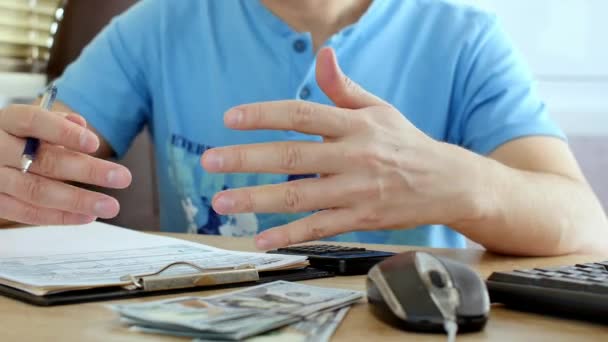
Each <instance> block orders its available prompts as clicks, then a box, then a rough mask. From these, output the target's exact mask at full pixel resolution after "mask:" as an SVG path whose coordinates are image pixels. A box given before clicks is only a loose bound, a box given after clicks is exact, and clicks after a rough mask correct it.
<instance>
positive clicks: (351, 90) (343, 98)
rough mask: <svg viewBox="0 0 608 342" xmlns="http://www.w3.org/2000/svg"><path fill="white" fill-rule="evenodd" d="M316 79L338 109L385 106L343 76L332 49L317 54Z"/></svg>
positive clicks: (322, 50)
mask: <svg viewBox="0 0 608 342" xmlns="http://www.w3.org/2000/svg"><path fill="white" fill-rule="evenodd" d="M316 78H317V83H318V84H319V87H320V88H321V90H323V92H324V93H325V95H327V97H329V99H330V100H332V101H333V102H334V103H335V104H336V106H338V107H341V108H349V109H359V108H363V107H370V106H376V105H383V104H386V103H385V102H384V101H382V100H381V99H380V98H378V97H376V96H375V95H373V94H371V93H369V92H367V91H366V90H365V89H363V88H362V87H361V86H360V85H358V84H357V83H355V82H354V81H352V80H351V79H350V78H348V77H347V76H346V75H344V73H343V72H342V69H340V66H339V65H338V60H337V58H336V54H335V53H334V50H333V49H332V48H328V47H325V48H322V49H321V50H320V51H319V53H318V54H317V67H316Z"/></svg>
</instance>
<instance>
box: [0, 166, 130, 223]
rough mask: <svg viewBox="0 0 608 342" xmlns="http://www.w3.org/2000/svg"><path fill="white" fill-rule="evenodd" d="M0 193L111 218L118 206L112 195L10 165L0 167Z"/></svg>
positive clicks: (89, 214)
mask: <svg viewBox="0 0 608 342" xmlns="http://www.w3.org/2000/svg"><path fill="white" fill-rule="evenodd" d="M0 192H2V193H4V194H7V195H10V196H11V197H14V198H16V199H19V200H21V201H23V202H26V203H29V204H31V205H34V206H37V207H44V208H50V209H57V210H61V211H66V212H71V213H79V214H83V215H88V216H95V217H101V218H104V219H109V218H113V217H115V216H116V215H118V212H119V210H120V205H119V204H118V201H116V200H115V199H114V198H112V197H110V196H108V195H104V194H100V193H97V192H93V191H89V190H85V189H81V188H77V187H75V186H72V185H69V184H65V183H62V182H59V181H55V180H50V179H47V178H44V177H41V176H38V175H34V174H31V173H26V174H23V173H21V172H19V171H18V170H15V169H11V168H6V167H5V168H2V169H0Z"/></svg>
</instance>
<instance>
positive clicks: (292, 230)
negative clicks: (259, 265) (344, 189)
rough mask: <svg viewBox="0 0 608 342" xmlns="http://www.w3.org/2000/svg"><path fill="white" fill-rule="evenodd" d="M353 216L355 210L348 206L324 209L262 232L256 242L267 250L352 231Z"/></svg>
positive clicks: (259, 247)
mask: <svg viewBox="0 0 608 342" xmlns="http://www.w3.org/2000/svg"><path fill="white" fill-rule="evenodd" d="M353 216H354V211H353V210H352V209H347V208H340V209H328V210H322V211H319V212H317V213H314V214H312V215H310V216H307V217H305V218H303V219H299V220H297V221H294V222H291V223H289V224H286V225H284V226H279V227H276V228H272V229H268V230H265V231H263V232H261V233H260V234H258V236H256V238H255V244H256V247H257V248H258V249H261V250H267V249H273V248H280V247H285V246H289V245H293V244H297V243H301V242H306V241H315V240H321V239H324V238H326V237H330V236H335V235H338V234H342V233H344V232H346V231H352V229H349V228H351V224H352V221H353Z"/></svg>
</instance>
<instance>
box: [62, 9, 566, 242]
mask: <svg viewBox="0 0 608 342" xmlns="http://www.w3.org/2000/svg"><path fill="white" fill-rule="evenodd" d="M325 45H328V46H331V47H333V48H334V49H335V51H336V53H337V56H338V58H339V61H340V65H341V67H342V69H343V70H344V71H345V73H346V74H347V75H349V76H350V77H351V78H352V79H353V80H354V81H356V82H358V83H359V84H361V85H362V86H363V87H364V88H365V89H367V90H368V91H370V92H372V93H374V94H376V95H377V96H379V97H381V98H383V99H385V100H386V101H388V102H390V103H391V104H392V105H394V106H395V107H396V108H397V109H399V110H400V111H401V113H403V115H405V116H406V117H407V119H408V120H410V121H411V122H412V123H413V124H414V125H416V126H417V127H418V128H419V129H421V130H422V131H424V132H425V133H426V134H428V135H429V136H431V137H433V138H434V139H437V140H441V141H445V142H449V143H452V144H457V145H460V146H463V147H465V148H467V149H470V150H472V151H475V152H477V153H479V154H483V155H487V154H488V153H490V152H492V151H493V150H494V149H496V148H497V147H498V146H500V145H501V144H503V143H505V142H507V141H509V140H512V139H515V138H519V137H523V136H530V135H551V136H557V137H562V133H561V132H560V130H559V129H558V128H557V127H556V125H555V124H554V123H553V122H552V121H551V120H550V118H549V117H548V115H547V113H546V110H545V106H544V104H543V102H542V101H541V100H540V99H539V97H538V95H537V93H536V91H535V89H534V86H533V82H532V79H531V77H530V73H529V71H528V70H527V68H526V66H525V65H524V63H523V62H522V60H521V58H520V56H518V54H517V53H516V52H515V51H514V48H513V46H512V44H511V42H510V41H509V40H508V38H507V37H506V35H505V33H504V32H503V31H502V30H501V28H500V26H499V25H498V24H497V21H496V19H495V17H493V16H491V15H489V14H487V13H485V12H482V11H480V10H477V9H474V8H471V7H467V6H464V5H459V4H454V3H450V2H447V1H442V0H375V1H374V2H373V3H372V4H371V6H370V8H369V9H368V10H367V12H366V13H365V14H364V15H363V16H362V17H361V18H360V20H359V21H358V22H357V23H356V24H354V25H351V26H349V27H346V28H344V29H343V30H342V31H340V32H339V33H337V34H335V35H334V36H332V37H331V38H330V39H329V40H328V41H327V42H326V43H325ZM314 70H315V52H314V51H313V50H312V40H311V35H310V34H309V33H298V32H296V31H294V30H293V29H291V28H290V27H289V26H288V25H287V24H285V23H284V22H283V21H282V20H281V19H279V18H278V17H277V16H275V15H274V14H273V13H272V12H270V11H269V10H268V9H267V8H266V7H264V6H263V5H262V4H261V3H260V1H259V0H221V1H220V0H180V1H168V0H164V1H163V0H143V1H140V2H138V3H137V4H136V5H135V6H134V7H132V8H131V9H130V10H128V11H127V12H126V13H124V14H123V15H121V16H119V17H117V18H116V19H114V20H113V21H112V22H111V24H109V25H108V26H107V27H106V28H105V30H104V31H103V32H102V33H101V34H100V35H99V36H98V37H97V38H96V39H95V40H94V41H93V42H92V43H91V44H90V45H89V46H88V47H87V48H86V49H85V50H84V52H83V53H82V55H81V56H80V58H79V59H78V60H77V61H76V62H75V63H73V64H72V65H71V66H70V67H69V68H68V69H67V70H66V72H65V73H64V75H63V76H62V77H61V79H60V80H59V81H58V86H59V89H60V91H59V100H61V101H63V102H64V103H65V104H67V105H68V106H69V107H71V108H72V109H73V110H75V111H76V112H79V113H81V114H82V115H83V116H84V117H86V118H87V120H88V121H89V123H90V124H91V125H92V126H93V127H95V128H96V129H97V130H98V131H99V133H100V134H101V135H102V136H103V137H104V138H105V139H106V140H107V141H108V142H109V143H110V145H111V146H112V147H113V148H114V150H115V151H116V153H117V154H118V156H119V157H120V156H122V155H123V154H124V153H125V152H126V151H127V149H128V148H129V145H130V144H131V142H132V140H133V139H134V137H135V136H136V135H137V134H138V133H139V132H140V131H141V130H142V128H143V127H144V126H146V125H147V126H148V127H149V128H150V131H151V135H152V138H153V141H154V146H155V151H156V161H157V173H158V180H159V186H160V189H159V191H160V201H161V203H160V204H161V208H162V211H161V224H162V229H163V230H164V231H172V232H198V233H201V234H221V235H230V236H243V235H253V234H255V233H257V232H259V231H262V230H264V229H268V228H271V227H274V226H277V225H282V224H284V223H286V222H288V221H290V220H293V219H296V218H300V217H303V215H306V214H257V215H256V214H237V215H228V216H220V215H218V214H217V213H215V212H214V211H213V209H212V208H211V206H210V204H211V199H212V197H213V195H214V194H215V193H217V192H218V191H221V190H224V189H228V188H238V187H244V186H251V185H258V184H270V183H279V182H284V181H287V180H292V179H295V178H298V177H293V176H288V175H268V174H207V173H206V172H205V171H204V170H203V168H202V167H201V165H200V156H201V154H202V153H203V152H204V151H205V150H207V149H209V148H212V147H218V146H226V145H235V144H249V143H259V142H269V141H285V140H317V139H319V137H315V136H309V135H304V134H300V133H296V132H292V131H266V130H264V131H254V132H242V131H232V130H229V129H227V128H225V127H224V125H223V114H224V112H225V111H226V110H227V109H229V108H231V107H232V106H236V105H240V104H244V103H251V102H259V101H270V100H281V99H301V100H306V101H314V102H319V103H324V104H330V103H331V102H330V101H329V100H328V98H327V97H326V96H325V95H324V94H323V93H322V91H321V90H320V89H319V87H318V85H317V83H316V81H315V73H314ZM335 240H338V241H360V242H368V243H391V244H410V245H424V246H434V247H463V246H464V245H465V240H464V238H463V237H462V236H461V235H460V234H458V233H456V232H454V231H453V230H451V229H449V228H448V227H445V226H440V225H433V226H424V227H418V228H415V229H402V230H391V231H367V232H353V233H348V234H343V235H341V236H338V237H336V238H335Z"/></svg>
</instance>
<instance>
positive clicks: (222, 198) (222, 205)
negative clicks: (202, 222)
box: [213, 194, 235, 214]
mask: <svg viewBox="0 0 608 342" xmlns="http://www.w3.org/2000/svg"><path fill="white" fill-rule="evenodd" d="M231 197H232V196H230V195H228V194H222V195H219V196H218V197H217V199H216V200H215V201H214V202H213V209H215V211H216V212H218V213H220V214H226V213H229V212H230V211H232V210H233V209H234V207H235V201H234V199H233V198H231Z"/></svg>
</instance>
